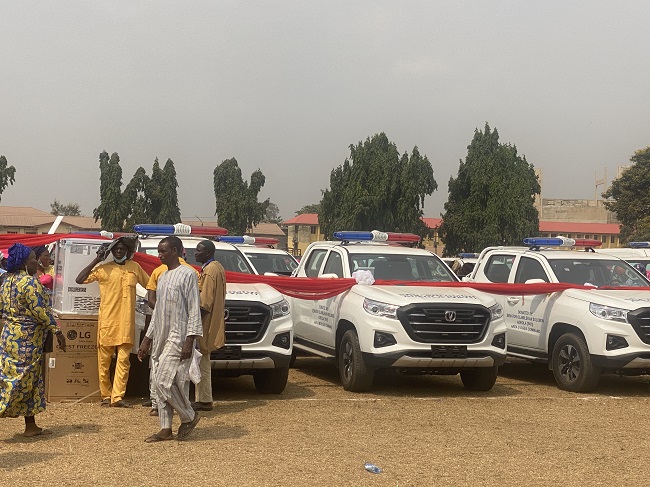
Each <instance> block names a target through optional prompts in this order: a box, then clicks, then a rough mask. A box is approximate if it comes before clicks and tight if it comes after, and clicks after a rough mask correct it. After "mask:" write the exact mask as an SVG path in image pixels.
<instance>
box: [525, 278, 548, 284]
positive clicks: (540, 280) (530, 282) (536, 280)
mask: <svg viewBox="0 0 650 487" xmlns="http://www.w3.org/2000/svg"><path fill="white" fill-rule="evenodd" d="M545 282H546V281H545V280H544V279H528V280H527V281H526V282H524V284H544V283H545Z"/></svg>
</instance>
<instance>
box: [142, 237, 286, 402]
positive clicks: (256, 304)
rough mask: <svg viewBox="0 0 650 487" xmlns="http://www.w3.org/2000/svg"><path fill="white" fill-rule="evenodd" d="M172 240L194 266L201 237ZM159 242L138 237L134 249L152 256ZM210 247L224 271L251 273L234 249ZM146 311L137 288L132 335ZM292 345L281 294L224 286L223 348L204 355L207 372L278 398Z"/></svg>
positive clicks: (256, 286)
mask: <svg viewBox="0 0 650 487" xmlns="http://www.w3.org/2000/svg"><path fill="white" fill-rule="evenodd" d="M178 236H179V237H180V238H181V241H182V242H183V247H184V250H185V259H186V260H187V262H188V263H190V264H193V265H200V264H198V263H197V262H196V259H195V258H194V253H195V250H196V245H197V244H198V243H199V242H200V241H201V240H205V239H204V238H200V237H191V236H183V235H178ZM162 238H163V237H162V236H159V235H158V236H142V237H141V238H140V240H139V247H138V251H139V252H144V253H147V254H149V255H155V256H157V255H158V243H159V242H160V240H161V239H162ZM214 245H215V247H216V250H215V260H217V261H218V262H219V263H220V264H221V265H222V266H223V267H224V269H225V270H226V271H233V272H243V273H246V274H255V273H256V272H255V270H254V269H253V267H252V266H251V263H250V261H249V260H248V259H247V258H246V256H245V255H244V254H242V252H241V251H240V250H239V249H238V248H237V247H236V246H234V245H231V244H229V243H222V242H214ZM147 310H148V306H147V305H146V294H145V293H144V290H143V289H142V290H139V291H138V303H137V306H136V311H137V313H136V337H139V336H140V335H141V333H139V332H140V330H143V329H144V323H145V319H144V316H145V314H144V313H145V312H146V311H147ZM136 341H137V342H138V343H139V340H136ZM292 342H293V336H292V323H291V318H290V317H289V306H288V303H287V302H286V300H285V299H284V297H283V296H282V294H280V293H279V292H278V291H276V290H275V289H273V288H272V287H271V286H268V285H267V284H261V283H260V284H237V283H232V282H227V283H226V345H225V346H224V347H222V348H220V349H219V350H215V351H214V352H212V353H211V354H210V362H211V364H212V369H213V374H217V375H221V376H238V375H252V376H253V381H254V383H255V388H256V389H257V391H258V392H261V393H267V394H279V393H281V392H282V391H283V390H284V388H285V386H286V384H287V379H288V377H289V361H290V360H291V352H292ZM136 345H137V344H136Z"/></svg>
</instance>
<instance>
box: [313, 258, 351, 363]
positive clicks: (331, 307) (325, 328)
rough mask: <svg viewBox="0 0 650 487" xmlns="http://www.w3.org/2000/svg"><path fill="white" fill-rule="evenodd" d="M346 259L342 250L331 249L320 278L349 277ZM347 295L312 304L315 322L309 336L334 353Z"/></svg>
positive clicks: (339, 295)
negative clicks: (338, 324) (343, 304)
mask: <svg viewBox="0 0 650 487" xmlns="http://www.w3.org/2000/svg"><path fill="white" fill-rule="evenodd" d="M344 259H345V255H344V253H343V252H342V251H341V250H340V249H337V248H333V249H331V250H330V251H329V252H328V253H327V255H326V257H325V260H324V261H325V263H324V265H323V266H322V268H321V271H320V272H319V274H318V277H319V278H321V279H328V278H332V277H334V276H336V277H349V276H346V273H345V271H344V268H345V267H344ZM346 295H347V293H342V294H338V295H336V296H333V297H331V298H327V299H319V300H317V301H312V302H311V303H312V305H313V308H312V310H311V313H312V317H313V321H312V328H311V330H310V331H309V335H310V337H311V338H312V339H313V340H314V341H315V342H316V343H318V344H320V345H324V346H326V347H328V348H331V349H332V352H333V350H334V348H335V340H336V324H337V323H338V319H339V309H340V307H341V300H342V299H343V298H344V296H346Z"/></svg>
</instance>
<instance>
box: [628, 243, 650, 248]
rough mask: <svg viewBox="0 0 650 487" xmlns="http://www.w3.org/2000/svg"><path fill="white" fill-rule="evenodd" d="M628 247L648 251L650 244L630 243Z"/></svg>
mask: <svg viewBox="0 0 650 487" xmlns="http://www.w3.org/2000/svg"><path fill="white" fill-rule="evenodd" d="M627 246H628V247H630V248H632V249H648V248H650V242H628V244H627Z"/></svg>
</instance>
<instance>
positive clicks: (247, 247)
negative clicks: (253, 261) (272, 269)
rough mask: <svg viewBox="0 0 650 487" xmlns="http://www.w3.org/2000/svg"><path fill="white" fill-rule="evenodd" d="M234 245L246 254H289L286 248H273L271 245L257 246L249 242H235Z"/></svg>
mask: <svg viewBox="0 0 650 487" xmlns="http://www.w3.org/2000/svg"><path fill="white" fill-rule="evenodd" d="M236 246H237V247H238V248H239V250H241V251H242V252H244V253H247V254H281V255H291V254H289V252H287V251H286V250H281V249H274V248H271V247H259V246H257V245H251V244H236Z"/></svg>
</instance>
